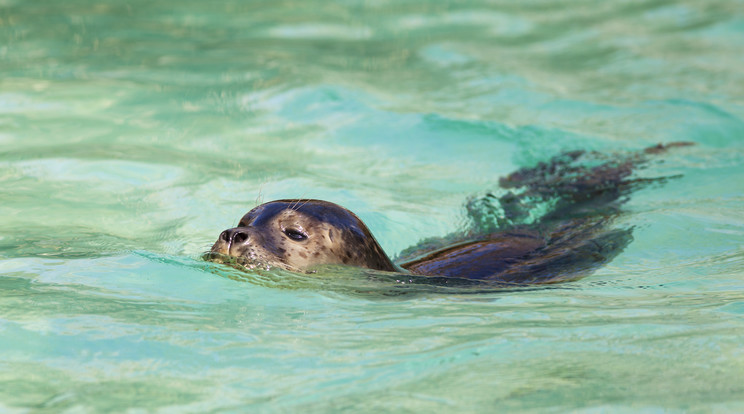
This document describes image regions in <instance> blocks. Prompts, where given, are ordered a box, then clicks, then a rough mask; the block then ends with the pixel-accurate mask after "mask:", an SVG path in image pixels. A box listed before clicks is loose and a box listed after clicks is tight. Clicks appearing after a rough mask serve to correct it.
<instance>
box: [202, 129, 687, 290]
mask: <svg viewBox="0 0 744 414" xmlns="http://www.w3.org/2000/svg"><path fill="white" fill-rule="evenodd" d="M681 145H687V144H684V143H675V144H670V145H668V146H661V145H659V146H655V147H651V148H649V149H647V150H645V151H644V152H643V153H641V154H633V155H631V156H626V157H623V158H620V159H612V160H610V161H607V160H604V161H603V162H602V163H600V164H599V165H595V166H592V167H588V166H583V165H580V164H578V161H577V160H579V159H580V158H581V157H582V156H584V155H585V153H583V152H572V153H565V154H561V155H559V156H557V157H554V158H553V159H551V160H550V162H548V163H541V164H538V165H537V166H536V167H532V168H525V169H521V170H519V171H517V172H515V173H513V174H511V175H510V176H508V177H506V178H505V179H503V180H501V182H500V185H501V187H502V188H504V189H505V190H508V191H507V192H506V193H505V194H503V195H502V196H500V197H496V196H494V195H492V194H487V195H486V196H485V197H482V198H479V199H472V200H470V202H469V203H468V205H467V209H468V212H469V213H470V216H471V219H472V220H473V221H474V222H477V223H478V224H479V225H478V226H477V228H475V229H471V230H469V231H465V232H462V233H460V234H457V235H455V236H453V237H449V238H446V239H442V240H440V241H438V242H436V243H429V244H428V245H427V246H426V247H424V248H418V249H409V250H410V251H409V252H408V253H407V254H405V255H404V256H403V257H402V258H401V259H399V260H398V263H397V264H396V263H394V262H393V261H392V260H390V258H389V257H388V256H387V255H386V254H385V252H384V251H383V249H382V247H380V245H379V243H377V241H376V240H375V238H374V236H373V235H372V233H371V232H370V231H369V229H368V228H367V226H366V225H365V224H364V223H363V222H362V221H361V220H360V219H359V218H358V217H357V216H356V215H355V214H354V213H352V212H351V211H349V210H347V209H345V208H343V207H341V206H339V205H337V204H333V203H330V202H327V201H322V200H311V199H295V200H277V201H272V202H268V203H265V204H262V205H260V206H258V207H256V208H254V209H252V210H251V211H249V212H248V213H247V214H246V215H245V216H243V218H242V219H241V220H240V222H239V223H238V226H237V227H235V228H231V229H228V230H225V231H223V232H222V233H221V234H220V236H219V238H218V240H217V242H216V243H215V244H214V245H213V246H212V249H211V252H210V253H209V257H210V258H211V259H213V260H217V259H218V258H219V257H221V256H223V257H224V256H227V257H230V258H234V259H236V260H237V261H238V262H239V263H241V264H243V265H246V266H248V267H255V266H262V267H280V268H283V269H287V270H290V271H296V272H308V271H312V270H313V268H315V267H317V266H320V265H335V264H338V265H349V266H357V267H363V268H369V269H375V270H380V271H387V272H410V273H411V274H415V275H423V276H439V277H446V278H464V279H477V280H484V281H494V282H507V283H519V284H524V283H552V282H556V281H562V280H568V279H575V278H577V277H581V276H583V275H585V274H586V273H588V272H590V271H591V270H593V269H595V268H596V267H598V266H600V265H602V264H604V263H606V262H608V261H609V260H611V259H612V258H613V257H615V256H616V255H617V254H618V253H619V252H620V251H622V249H623V248H624V247H625V246H626V245H627V244H628V243H629V242H630V240H631V231H630V230H629V229H611V228H609V224H610V223H611V221H612V218H613V217H614V216H615V215H616V214H617V211H618V206H619V204H621V203H622V202H623V201H625V200H626V196H627V195H628V194H629V193H630V192H631V191H633V190H635V189H637V188H638V187H639V186H641V185H644V184H647V183H649V182H653V181H659V180H662V179H644V180H641V179H631V178H629V177H630V176H631V174H632V171H633V169H634V168H635V167H637V166H638V165H640V164H642V163H644V162H645V161H646V159H645V154H656V153H659V152H662V151H663V150H665V149H667V148H668V147H669V146H681ZM591 155H592V156H593V159H594V160H596V158H597V156H598V154H595V153H591ZM600 159H601V158H600ZM577 164H578V165H577ZM516 189H519V192H516V193H515V191H516ZM540 203H542V204H545V205H549V206H550V209H549V210H548V211H546V212H544V214H543V215H542V216H541V217H540V218H539V219H536V220H533V221H531V222H530V221H529V220H526V219H525V218H526V217H529V216H530V214H531V212H532V210H534V209H536V206H537V205H538V204H540ZM484 206H485V207H484ZM484 223H485V224H484Z"/></svg>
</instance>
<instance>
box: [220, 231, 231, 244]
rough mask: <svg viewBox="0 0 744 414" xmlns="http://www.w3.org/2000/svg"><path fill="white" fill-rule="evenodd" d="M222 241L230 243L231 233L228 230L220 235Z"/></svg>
mask: <svg viewBox="0 0 744 414" xmlns="http://www.w3.org/2000/svg"><path fill="white" fill-rule="evenodd" d="M220 239H221V240H224V241H226V242H228V243H229V242H230V232H229V231H227V230H225V231H223V232H222V233H220Z"/></svg>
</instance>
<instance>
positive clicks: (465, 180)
mask: <svg viewBox="0 0 744 414" xmlns="http://www.w3.org/2000/svg"><path fill="white" fill-rule="evenodd" d="M742 50H744V2H741V1H733V0H728V1H724V0H711V1H706V2H700V1H663V0H658V1H614V2H596V1H580V0H575V1H570V2H548V1H532V2H521V3H516V2H507V1H485V0H483V1H476V0H468V1H429V2H426V1H395V2H388V1H379V2H378V1H375V2H371V1H343V2H325V1H302V2H293V1H271V2H269V1H222V2H204V1H183V0H181V1H177V2H176V1H159V2H155V3H153V2H150V1H104V2H92V1H80V0H70V1H64V2H52V1H43V0H38V1H22V0H0V184H1V185H0V259H1V260H0V289H1V291H2V293H0V411H10V412H14V411H17V412H25V411H30V412H111V411H125V410H129V409H132V410H137V409H140V410H145V411H162V412H206V411H251V412H253V411H261V412H345V411H353V412H380V411H392V412H425V411H432V412H494V411H499V410H508V411H528V412H565V411H578V412H604V411H611V412H639V411H641V412H683V411H684V412H741V411H744V382H743V381H742V378H743V377H744V375H743V373H744V348H743V347H742V342H743V340H744V293H743V291H742V290H743V289H744V218H743V217H744V215H742V211H744V71H742V67H744V57H743V56H744V53H742ZM680 140H682V141H694V142H696V143H697V145H696V146H695V147H691V148H684V149H679V150H678V151H674V152H672V153H670V154H669V155H667V156H665V157H664V160H663V161H664V162H663V163H656V164H653V165H651V166H649V168H647V169H645V170H643V171H642V172H641V174H642V175H644V176H660V175H676V174H682V175H683V176H682V178H679V179H676V180H672V181H670V182H668V183H667V184H666V185H664V186H656V187H651V188H647V189H644V190H642V191H640V192H638V193H636V194H635V195H634V196H633V197H632V199H631V200H630V201H629V202H628V203H627V204H626V205H625V211H624V213H623V215H622V216H621V217H620V218H619V220H618V224H619V225H625V226H634V227H635V231H634V237H635V240H634V241H633V242H632V243H631V245H630V246H629V247H628V248H627V249H626V250H625V251H624V252H623V253H622V254H621V255H620V256H618V257H617V258H616V259H615V260H614V261H613V262H611V263H610V264H609V265H607V266H605V267H603V268H602V269H600V270H599V271H597V272H596V273H595V274H593V275H591V276H589V277H587V278H585V279H582V280H580V281H577V282H571V283H564V284H560V285H554V286H550V287H543V288H536V289H527V290H511V291H509V290H507V291H503V292H495V293H486V294H475V295H465V294H460V293H458V292H447V291H446V290H439V291H416V290H411V291H405V292H403V291H401V290H397V291H396V292H397V293H401V292H403V293H410V294H406V295H391V294H390V293H391V292H390V291H389V289H388V287H380V286H378V285H376V284H375V283H374V281H370V280H369V279H367V278H365V277H360V275H359V274H358V272H355V271H352V270H349V271H346V272H344V271H329V272H328V273H326V274H319V275H308V276H302V275H293V274H289V273H285V272H279V271H275V270H272V271H268V272H266V271H263V272H260V273H253V274H244V273H241V272H238V271H236V270H234V269H230V268H225V267H223V266H220V265H216V264H211V263H205V262H204V261H202V260H201V259H200V255H201V253H202V252H204V251H205V250H207V249H208V248H209V247H210V246H211V244H212V243H213V242H214V241H215V240H216V238H217V236H218V234H219V233H220V232H221V231H222V230H223V229H225V228H228V227H232V226H233V225H235V224H236V223H237V221H238V219H239V218H240V217H241V216H242V215H243V214H244V213H245V212H246V211H248V210H249V209H250V208H252V207H253V206H255V205H256V203H257V202H258V201H261V200H263V201H268V200H272V199H276V198H296V197H312V198H321V199H327V200H331V201H334V202H337V203H339V204H342V205H344V206H346V207H348V208H350V209H352V210H353V211H354V212H356V213H357V214H358V215H359V216H360V217H361V218H362V219H363V220H364V221H365V222H366V223H367V224H368V226H369V227H370V229H371V230H372V232H373V233H374V234H375V235H376V237H377V239H378V240H379V241H380V243H381V244H382V246H383V247H384V248H385V249H386V250H387V251H388V252H389V253H390V254H391V255H395V254H396V253H398V252H400V251H401V250H403V249H404V248H406V247H408V246H410V245H412V244H415V243H416V242H417V241H419V240H421V239H423V238H425V237H431V236H442V235H444V234H446V233H448V232H451V231H454V230H457V229H459V228H462V226H463V225H464V222H465V213H464V210H463V203H464V202H465V200H466V199H467V197H469V196H472V195H473V194H482V193H483V192H485V191H489V190H492V189H494V188H495V187H496V183H497V182H498V177H499V176H503V175H505V174H507V173H509V172H511V171H513V170H514V169H515V168H518V167H521V166H527V165H531V164H532V163H534V162H537V161H541V160H545V159H547V158H549V157H550V156H552V155H554V154H556V153H558V152H560V151H562V150H572V149H577V148H588V149H593V150H602V151H604V152H614V151H627V150H637V149H640V148H643V147H646V146H648V145H653V144H655V143H657V142H669V141H680ZM393 293H395V292H393Z"/></svg>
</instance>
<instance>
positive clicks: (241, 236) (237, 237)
mask: <svg viewBox="0 0 744 414" xmlns="http://www.w3.org/2000/svg"><path fill="white" fill-rule="evenodd" d="M246 240H248V233H245V232H243V231H240V230H235V231H234V232H233V235H232V242H233V243H244V242H245V241H246Z"/></svg>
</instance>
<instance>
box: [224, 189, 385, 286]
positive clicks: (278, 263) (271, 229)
mask: <svg viewBox="0 0 744 414" xmlns="http://www.w3.org/2000/svg"><path fill="white" fill-rule="evenodd" d="M211 252H212V253H217V254H221V255H225V256H230V257H235V258H237V259H238V260H239V261H240V262H241V263H245V264H247V265H249V266H251V267H253V266H271V267H280V268H283V269H287V270H290V271H300V272H308V271H311V270H312V268H313V267H314V266H318V265H326V264H343V265H350V266H358V267H366V268H370V269H377V270H383V271H391V272H392V271H396V270H397V269H396V267H395V265H393V262H392V261H391V260H390V258H388V257H387V255H386V254H385V252H384V251H383V250H382V248H381V247H380V245H379V244H378V243H377V241H376V240H375V238H374V237H373V236H372V233H370V231H369V229H367V226H365V225H364V223H363V222H362V221H361V220H360V219H359V217H357V216H356V215H354V213H352V212H351V211H349V210H347V209H345V208H343V207H341V206H339V205H337V204H333V203H330V202H327V201H322V200H307V199H296V200H277V201H271V202H268V203H265V204H262V205H260V206H258V207H256V208H254V209H253V210H251V211H249V212H248V213H246V215H244V216H243V218H242V219H240V222H239V223H238V226H237V227H234V228H231V229H227V230H225V231H223V232H222V233H221V234H220V236H219V238H218V239H217V242H216V243H215V244H214V246H212V249H211Z"/></svg>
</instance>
